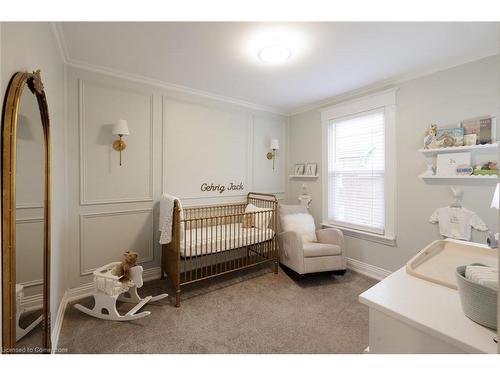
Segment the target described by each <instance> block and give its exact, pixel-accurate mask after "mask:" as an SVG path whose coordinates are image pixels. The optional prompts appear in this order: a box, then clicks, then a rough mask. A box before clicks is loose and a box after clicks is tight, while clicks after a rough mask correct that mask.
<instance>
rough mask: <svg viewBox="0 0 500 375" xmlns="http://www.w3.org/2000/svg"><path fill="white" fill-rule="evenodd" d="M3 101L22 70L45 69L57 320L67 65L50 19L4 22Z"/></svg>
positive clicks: (63, 218) (63, 213)
mask: <svg viewBox="0 0 500 375" xmlns="http://www.w3.org/2000/svg"><path fill="white" fill-rule="evenodd" d="M0 51H1V52H0V56H1V63H0V67H1V72H0V79H1V82H2V90H1V100H2V102H3V96H4V94H5V89H6V87H7V84H8V82H9V80H10V78H11V77H12V75H13V74H14V73H16V72H18V71H33V70H36V69H40V70H41V74H42V79H43V82H44V85H45V92H46V94H47V102H48V105H49V115H50V121H51V122H50V125H51V150H52V162H51V165H52V228H51V240H52V254H51V255H52V256H51V299H50V306H51V315H52V322H55V317H56V314H57V309H58V307H59V302H60V300H61V298H62V296H63V294H64V290H65V285H66V283H65V278H66V275H65V270H66V267H65V257H64V256H65V250H66V237H65V236H66V234H67V231H66V222H67V220H66V216H67V215H66V134H65V131H66V130H65V120H64V117H65V109H64V107H65V100H64V70H65V68H64V64H63V61H62V58H61V55H60V52H59V49H58V46H57V43H56V39H55V37H54V34H53V33H52V29H51V25H50V23H48V22H43V23H36V22H24V23H15V22H14V23H10V22H3V23H2V24H1V42H0Z"/></svg>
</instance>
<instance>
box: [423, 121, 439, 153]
mask: <svg viewBox="0 0 500 375" xmlns="http://www.w3.org/2000/svg"><path fill="white" fill-rule="evenodd" d="M436 135H437V125H436V124H430V125H429V128H428V129H427V130H426V131H425V137H424V148H437V147H438V145H437V144H436Z"/></svg>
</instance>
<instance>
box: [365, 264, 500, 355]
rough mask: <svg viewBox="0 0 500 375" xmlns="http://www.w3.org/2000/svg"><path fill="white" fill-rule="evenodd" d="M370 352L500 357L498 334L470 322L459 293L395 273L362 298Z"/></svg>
mask: <svg viewBox="0 0 500 375" xmlns="http://www.w3.org/2000/svg"><path fill="white" fill-rule="evenodd" d="M359 300H360V302H361V303H363V304H365V305H366V306H368V307H369V311H370V340H369V351H370V353H376V354H380V353H497V344H496V343H495V342H494V341H493V338H494V337H495V336H496V332H494V331H492V330H490V329H488V328H485V327H482V326H480V325H479V324H476V323H474V322H473V321H472V320H470V319H469V318H467V317H466V316H465V315H464V314H463V312H462V309H461V306H460V300H459V296H458V291H456V290H454V289H450V288H447V287H444V286H441V285H438V284H434V283H431V282H428V281H425V280H422V279H419V278H416V277H414V276H411V275H408V274H407V273H406V270H405V268H404V267H403V268H401V269H400V270H398V271H396V272H394V273H393V274H391V275H390V276H388V277H387V278H385V279H384V280H382V281H381V282H379V283H378V284H377V285H375V286H373V287H372V288H370V289H368V290H367V291H366V292H364V293H363V294H361V295H360V296H359Z"/></svg>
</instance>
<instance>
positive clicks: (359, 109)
mask: <svg viewBox="0 0 500 375" xmlns="http://www.w3.org/2000/svg"><path fill="white" fill-rule="evenodd" d="M321 116H322V121H323V166H322V167H323V169H322V173H323V175H324V176H325V177H326V178H323V225H326V226H337V227H340V228H341V229H342V230H343V232H344V234H346V235H349V236H354V237H359V238H362V239H367V240H373V241H376V242H381V243H383V244H387V245H395V211H396V209H395V206H396V188H395V172H396V155H395V119H396V90H395V89H392V90H387V91H384V92H381V93H376V94H372V95H370V96H366V97H364V98H360V99H356V100H353V101H349V102H344V103H341V104H338V105H336V106H333V107H329V108H326V109H325V110H323V111H322V113H321Z"/></svg>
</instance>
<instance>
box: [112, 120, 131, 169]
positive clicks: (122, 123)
mask: <svg viewBox="0 0 500 375" xmlns="http://www.w3.org/2000/svg"><path fill="white" fill-rule="evenodd" d="M129 134H130V132H129V130H128V124H127V120H118V122H117V123H116V124H115V126H114V127H113V135H117V136H119V137H120V139H117V140H116V141H114V142H113V149H115V150H116V151H119V152H120V165H122V151H123V150H125V148H126V147H127V144H126V143H125V141H124V140H123V139H122V137H123V136H124V135H129Z"/></svg>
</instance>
